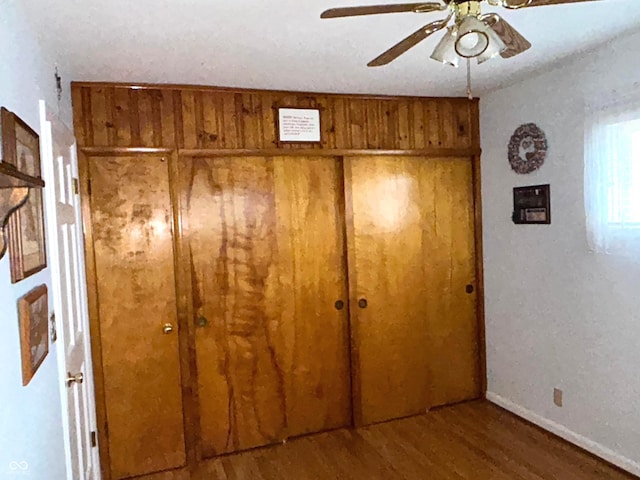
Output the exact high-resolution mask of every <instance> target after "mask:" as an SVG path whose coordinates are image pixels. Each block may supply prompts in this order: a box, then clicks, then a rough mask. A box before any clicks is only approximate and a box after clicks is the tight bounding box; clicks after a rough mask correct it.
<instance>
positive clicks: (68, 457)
mask: <svg viewBox="0 0 640 480" xmlns="http://www.w3.org/2000/svg"><path fill="white" fill-rule="evenodd" d="M40 132H41V139H40V140H41V142H40V144H41V163H42V167H43V168H42V171H43V178H44V180H45V182H46V185H47V187H48V188H45V189H44V190H45V195H44V201H45V208H46V210H47V213H48V215H47V217H48V219H52V220H51V221H50V220H47V243H48V253H49V255H48V258H49V262H50V266H51V278H52V281H51V285H52V291H53V303H54V312H58V313H60V312H62V311H63V300H62V287H61V285H60V279H61V278H62V273H61V267H62V265H60V261H59V254H58V252H59V250H58V248H59V238H58V237H59V232H58V225H57V220H58V219H57V214H56V208H57V201H58V200H57V198H56V189H55V185H56V182H55V177H54V175H56V174H57V173H59V172H56V171H55V164H56V159H55V158H54V142H55V143H56V144H57V145H58V146H61V147H63V149H64V150H67V149H68V152H69V155H70V159H71V174H72V176H73V178H75V179H77V178H78V160H77V154H76V142H75V138H74V136H73V133H72V131H71V130H70V129H69V128H68V127H67V126H66V125H65V124H64V123H63V122H62V121H61V120H60V119H59V118H58V116H57V115H56V113H55V112H54V111H53V109H51V108H50V107H48V106H47V105H46V103H45V101H44V100H40ZM69 188H70V189H71V190H72V189H73V186H72V185H69ZM74 203H75V205H74V212H73V213H74V215H75V224H76V225H78V226H79V233H81V232H82V217H81V215H82V214H81V206H80V200H79V197H78V198H77V199H76V201H75V202H74ZM54 218H55V219H56V221H55V222H54V221H53V219H54ZM75 241H76V248H77V252H78V254H77V263H78V264H77V265H75V266H74V267H75V268H74V270H75V272H77V289H78V291H77V292H75V294H76V298H77V299H78V300H79V301H78V302H77V303H78V304H79V305H78V306H79V308H78V314H77V316H78V319H77V321H78V322H79V323H80V324H81V327H82V328H81V329H82V332H83V334H82V336H83V341H84V371H83V374H84V380H83V385H82V387H83V389H85V390H86V392H85V394H84V399H85V402H84V411H85V414H86V415H87V420H88V422H87V423H88V428H89V429H90V430H89V432H87V435H88V436H91V433H90V432H96V435H95V441H96V446H95V448H92V447H91V446H90V445H89V447H88V454H87V457H86V458H87V462H89V463H90V465H89V467H90V468H89V469H88V471H89V472H90V473H89V476H90V478H86V479H85V478H83V479H78V478H73V470H72V465H73V463H74V461H76V462H77V460H76V459H74V455H77V454H78V453H77V452H72V451H71V450H72V444H73V443H72V438H71V436H72V435H73V434H74V433H77V432H73V431H72V429H71V425H70V421H69V408H70V407H69V402H68V389H67V384H66V380H67V355H66V353H67V352H66V351H65V348H64V347H65V341H64V340H65V335H69V334H68V332H65V331H64V328H60V327H62V325H63V323H64V322H61V321H58V322H56V323H57V326H58V332H57V334H58V342H59V345H58V348H57V349H56V350H57V361H58V372H59V386H60V398H61V403H62V425H63V432H64V444H65V445H64V448H65V464H66V470H67V480H99V479H100V478H101V469H100V455H99V451H98V448H97V441H98V439H97V428H96V425H97V421H96V404H95V390H94V379H93V364H92V358H91V340H90V336H89V331H90V330H89V310H88V300H87V285H86V274H85V253H84V242H83V238H82V235H78V236H77V238H76V240H75ZM59 320H60V319H59ZM80 441H81V442H83V441H86V439H85V440H82V439H80ZM85 447H86V445H85ZM85 470H86V469H85ZM83 475H84V474H83Z"/></svg>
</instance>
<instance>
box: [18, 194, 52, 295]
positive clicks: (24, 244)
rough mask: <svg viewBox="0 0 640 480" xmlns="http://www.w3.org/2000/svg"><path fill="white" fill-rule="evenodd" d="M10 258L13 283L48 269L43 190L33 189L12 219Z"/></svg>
mask: <svg viewBox="0 0 640 480" xmlns="http://www.w3.org/2000/svg"><path fill="white" fill-rule="evenodd" d="M9 258H10V259H11V282H12V283H16V282H19V281H20V280H23V279H25V278H27V277H30V276H31V275H33V274H34V273H37V272H39V271H40V270H42V269H44V268H46V266H47V253H46V243H45V236H44V215H43V207H42V189H39V188H37V189H32V191H31V193H30V194H29V198H27V201H26V203H25V204H24V205H23V206H22V207H20V208H19V209H18V210H17V211H16V212H15V213H14V214H13V216H12V217H11V218H10V219H9Z"/></svg>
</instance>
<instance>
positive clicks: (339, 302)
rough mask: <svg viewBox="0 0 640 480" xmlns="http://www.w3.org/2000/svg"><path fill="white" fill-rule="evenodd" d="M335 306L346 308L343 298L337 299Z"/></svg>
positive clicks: (338, 308)
mask: <svg viewBox="0 0 640 480" xmlns="http://www.w3.org/2000/svg"><path fill="white" fill-rule="evenodd" d="M334 306H335V307H336V310H342V309H343V308H344V302H343V301H342V300H336V303H335V305H334Z"/></svg>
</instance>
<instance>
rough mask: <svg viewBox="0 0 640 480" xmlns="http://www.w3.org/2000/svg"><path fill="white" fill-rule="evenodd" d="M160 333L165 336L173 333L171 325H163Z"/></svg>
mask: <svg viewBox="0 0 640 480" xmlns="http://www.w3.org/2000/svg"><path fill="white" fill-rule="evenodd" d="M162 333H164V334H165V335H169V334H171V333H173V325H171V324H170V323H165V324H164V325H163V327H162Z"/></svg>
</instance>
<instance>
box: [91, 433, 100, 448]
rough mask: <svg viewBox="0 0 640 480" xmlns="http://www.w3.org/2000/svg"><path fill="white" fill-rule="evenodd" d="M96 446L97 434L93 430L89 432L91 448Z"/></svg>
mask: <svg viewBox="0 0 640 480" xmlns="http://www.w3.org/2000/svg"><path fill="white" fill-rule="evenodd" d="M97 446H98V434H97V432H96V431H95V430H94V431H93V432H91V448H96V447H97Z"/></svg>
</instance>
